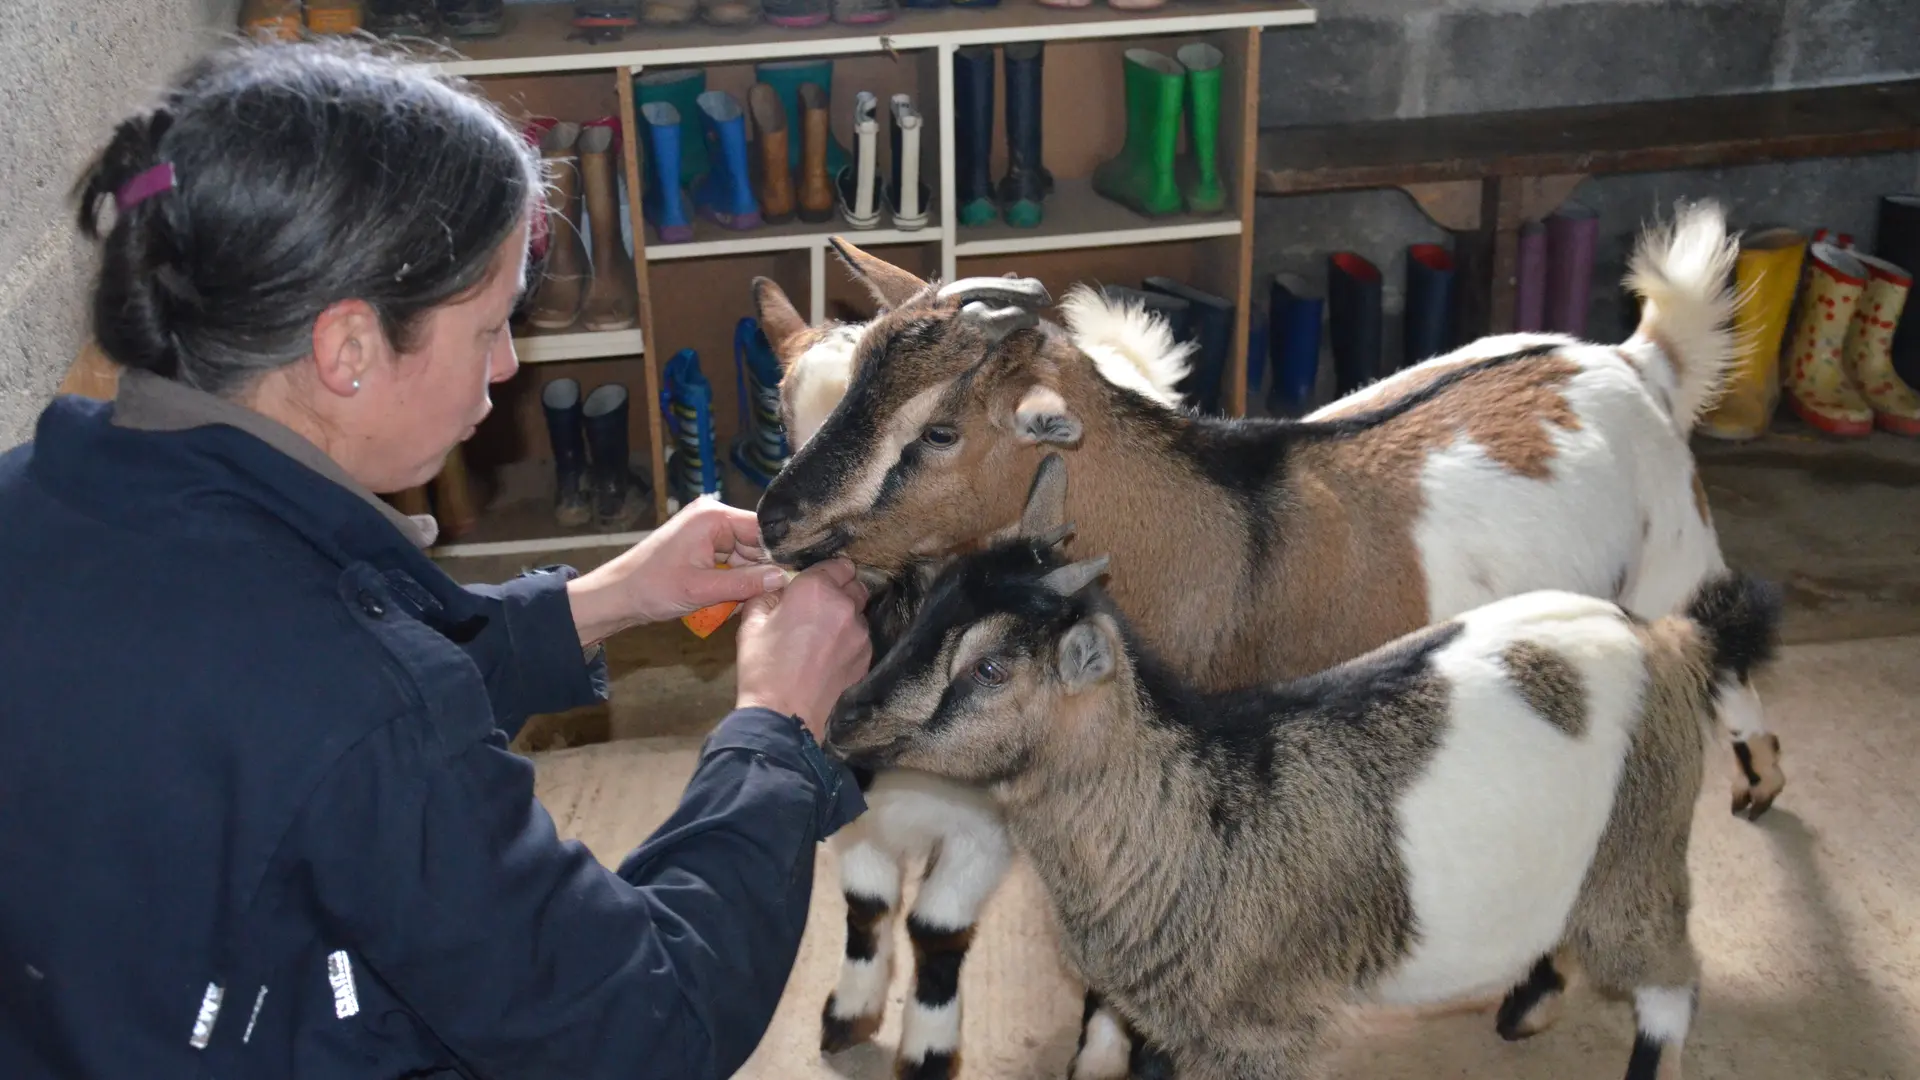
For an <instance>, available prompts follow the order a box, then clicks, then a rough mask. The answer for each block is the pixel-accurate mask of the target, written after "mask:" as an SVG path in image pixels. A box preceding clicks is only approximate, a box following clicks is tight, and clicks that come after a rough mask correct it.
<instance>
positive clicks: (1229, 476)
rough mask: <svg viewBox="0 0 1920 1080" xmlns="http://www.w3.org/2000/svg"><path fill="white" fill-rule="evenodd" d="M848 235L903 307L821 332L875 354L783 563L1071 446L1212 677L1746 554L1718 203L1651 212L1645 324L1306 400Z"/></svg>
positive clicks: (871, 559)
mask: <svg viewBox="0 0 1920 1080" xmlns="http://www.w3.org/2000/svg"><path fill="white" fill-rule="evenodd" d="M836 249H837V250H838V252H839V254H840V256H841V258H842V259H843V260H844V261H845V262H846V263H847V265H848V266H849V267H850V268H851V269H852V270H853V272H854V273H855V274H856V276H858V277H860V278H861V279H862V280H863V281H864V282H865V283H866V285H867V286H868V288H869V290H870V291H871V292H872V293H873V294H874V296H875V298H876V300H877V301H878V303H879V305H880V307H881V309H882V311H881V314H880V315H879V316H878V317H877V318H876V319H875V320H874V321H873V322H871V323H870V324H868V325H867V326H866V327H864V328H863V329H862V330H861V331H860V332H859V333H858V334H857V335H856V334H854V333H851V332H849V330H848V329H847V328H845V327H840V328H835V330H834V331H833V333H834V334H835V335H837V337H835V338H834V339H833V340H831V341H829V340H827V339H825V338H823V337H822V336H820V333H819V332H818V331H812V330H808V329H806V328H805V327H804V324H800V329H799V330H797V331H794V332H795V333H801V334H806V335H809V338H805V339H800V340H802V341H805V343H806V344H807V345H808V346H809V347H810V348H811V347H818V346H833V347H838V348H841V349H842V350H843V351H845V352H846V353H847V354H848V355H849V359H848V361H847V365H846V370H849V371H851V373H852V377H851V379H850V380H849V381H848V383H847V389H846V391H845V393H844V396H843V397H842V398H841V399H839V400H837V401H835V402H834V404H833V406H832V409H831V411H830V413H829V414H828V415H827V417H826V418H825V419H824V421H804V423H808V424H811V425H813V426H815V427H817V433H814V432H813V430H812V427H810V428H809V432H810V433H811V434H812V436H813V437H811V438H808V439H807V440H806V441H805V442H803V443H796V446H797V452H796V454H795V456H794V458H793V460H792V461H791V462H790V463H789V465H788V466H787V468H786V469H785V470H784V471H783V473H782V474H781V475H780V476H779V477H778V478H776V480H775V481H774V484H773V485H772V487H771V488H770V489H769V491H768V493H767V496H766V498H765V499H763V501H762V503H761V521H762V531H763V535H765V537H766V538H767V541H768V543H769V545H770V547H771V549H772V551H773V553H774V555H775V557H776V558H779V559H782V560H784V561H788V562H790V563H805V562H808V561H811V560H814V559H817V558H821V557H824V556H826V555H827V554H830V553H840V554H845V555H847V556H849V557H851V558H852V559H854V561H855V562H857V563H860V564H862V565H863V566H866V567H869V568H871V570H872V571H873V572H874V577H876V578H879V577H884V576H886V575H889V574H893V573H897V572H898V571H899V570H900V568H902V567H903V566H905V565H906V564H907V563H908V562H909V560H911V559H913V558H915V557H922V556H929V555H936V554H939V553H943V552H948V551H954V550H961V549H964V548H965V547H967V546H969V545H970V544H973V543H977V542H978V541H979V540H981V539H982V538H984V537H986V536H988V535H991V534H992V533H993V532H995V531H996V530H999V529H1001V528H1003V527H1004V526H1005V525H1007V524H1008V523H1009V522H1011V521H1012V520H1013V518H1014V517H1015V516H1016V515H1017V513H1018V509H1019V506H1020V504H1021V501H1022V499H1023V497H1024V495H1025V487H1026V484H1025V478H1026V477H1029V476H1031V475H1032V471H1031V470H1032V468H1033V464H1034V462H1035V461H1037V460H1038V458H1039V455H1041V454H1042V453H1045V452H1048V451H1051V450H1056V449H1057V450H1061V451H1063V452H1065V453H1067V454H1069V455H1070V456H1071V458H1072V459H1073V461H1074V468H1075V474H1076V476H1077V477H1079V478H1080V480H1079V482H1078V484H1077V486H1076V492H1075V495H1074V498H1073V504H1072V505H1071V506H1070V508H1069V509H1070V513H1071V516H1072V517H1073V518H1074V520H1075V521H1076V522H1077V523H1078V526H1079V532H1080V535H1081V536H1082V538H1083V539H1084V540H1085V542H1086V543H1088V544H1090V545H1092V546H1095V547H1097V548H1098V549H1099V550H1101V551H1104V552H1107V553H1109V554H1110V556H1111V557H1112V559H1113V564H1114V566H1115V568H1116V570H1117V571H1118V572H1119V573H1120V574H1121V575H1122V576H1121V577H1120V578H1119V579H1118V583H1117V584H1116V586H1115V598H1116V600H1117V602H1118V603H1119V604H1120V605H1121V607H1122V608H1123V610H1126V611H1127V612H1128V614H1129V615H1130V616H1131V617H1132V618H1133V619H1134V620H1135V622H1136V625H1138V626H1139V628H1140V632H1141V633H1142V634H1143V635H1144V636H1145V638H1146V640H1147V641H1148V642H1149V643H1150V644H1151V645H1153V646H1154V647H1155V648H1156V649H1158V650H1160V651H1161V652H1162V653H1163V655H1165V656H1166V657H1167V658H1168V660H1169V662H1171V663H1172V664H1174V665H1175V667H1176V669H1177V670H1179V671H1181V672H1182V673H1183V674H1184V675H1185V676H1186V677H1188V678H1191V679H1194V680H1195V681H1196V682H1198V683H1199V684H1200V685H1202V686H1203V687H1217V686H1223V685H1232V684H1233V683H1234V682H1236V681H1244V680H1247V679H1253V678H1284V677H1290V676H1296V675H1300V674H1303V673H1306V672H1309V671H1314V670H1319V669H1320V668H1323V667H1325V666H1327V665H1329V664H1331V663H1334V662H1337V661H1339V660H1342V659H1345V658H1348V657H1351V656H1354V655H1358V654H1359V653H1361V652H1364V651H1366V650H1367V649H1370V648H1373V647H1375V646H1377V645H1378V644H1380V643H1381V642H1384V641H1387V640H1391V639H1392V638H1393V637H1394V636H1396V635H1398V634H1402V633H1406V632H1408V631H1410V630H1412V629H1414V628H1417V627H1419V626H1423V625H1427V624H1429V623H1431V622H1434V621H1438V620H1441V619H1445V618H1449V617H1452V616H1453V615H1456V614H1458V613H1460V612H1462V611H1465V610H1467V609H1469V608H1471V607H1474V606H1476V605H1478V604H1481V603H1486V602H1489V601H1491V600H1494V599H1498V598H1500V597H1503V596H1510V595H1514V594H1516V593H1518V592H1523V591H1527V590H1530V589H1536V588H1560V589H1566V590H1569V591H1575V592H1581V593H1585V594H1588V595H1595V596H1599V597H1602V598H1606V599H1610V600H1617V601H1619V602H1620V603H1622V604H1623V605H1624V606H1625V607H1627V608H1628V609H1629V610H1632V611H1634V612H1636V613H1637V614H1640V615H1642V616H1643V617H1649V618H1651V617H1654V616H1657V615H1660V614H1665V613H1668V612H1671V611H1673V610H1675V609H1676V608H1677V607H1678V605H1680V604H1681V603H1682V602H1683V601H1684V599H1685V598H1686V597H1687V596H1688V595H1690V593H1691V591H1692V590H1693V588H1694V587H1695V586H1697V584H1698V583H1699V582H1700V581H1701V580H1702V579H1704V578H1705V577H1706V576H1707V575H1708V574H1711V573H1714V572H1716V571H1718V570H1719V569H1721V568H1722V567H1723V565H1724V563H1723V560H1722V558H1721V554H1720V550H1719V544H1718V540H1717V537H1716V536H1715V533H1714V529H1713V524H1712V521H1711V519H1710V517H1709V515H1708V512H1707V506H1706V502H1705V498H1704V492H1703V490H1702V488H1701V486H1700V483H1699V480H1698V477H1697V475H1696V473H1695V470H1694V464H1693V461H1692V456H1691V454H1690V452H1689V449H1688V446H1687V439H1686V437H1687V433H1688V432H1689V431H1690V429H1691V427H1692V425H1693V422H1694V419H1695V417H1696V416H1697V415H1698V413H1699V412H1700V410H1701V409H1703V408H1704V407H1706V405H1707V404H1708V403H1709V401H1710V400H1711V398H1712V396H1713V394H1714V392H1715V389H1716V388H1717V386H1718V384H1719V382H1720V380H1721V377H1722V373H1723V371H1724V369H1725V367H1726V365H1727V364H1728V363H1729V361H1730V359H1731V356H1732V351H1733V348H1732V342H1731V338H1730V335H1729V333H1728V330H1727V321H1728V318H1729V316H1730V313H1731V307H1732V305H1733V297H1732V295H1731V294H1730V292H1729V291H1728V289H1727V288H1726V279H1727V274H1728V270H1729V268H1730V265H1731V260H1732V258H1733V256H1734V254H1735V252H1736V250H1737V249H1736V247H1735V245H1734V243H1733V242H1732V240H1731V239H1730V238H1729V237H1728V236H1727V233H1726V228H1725V223H1724V220H1723V218H1722V217H1721V215H1720V213H1719V211H1718V209H1717V208H1715V207H1713V206H1711V205H1706V206H1698V207H1694V208H1691V209H1689V210H1686V211H1684V212H1683V213H1682V214H1681V215H1680V217H1679V218H1678V220H1677V221H1676V223H1675V224H1674V226H1673V227H1672V228H1671V229H1657V230H1651V231H1649V232H1648V233H1647V234H1646V235H1645V236H1643V237H1642V239H1641V242H1640V244H1639V247H1638V250H1637V251H1636V253H1635V255H1634V258H1633V261H1632V266H1631V271H1632V272H1631V273H1630V275H1629V277H1628V284H1629V286H1630V287H1632V288H1633V289H1634V290H1635V291H1636V292H1637V293H1638V294H1639V296H1640V297H1641V299H1642V300H1643V301H1644V304H1643V310H1642V319H1641V324H1640V326H1639V328H1638V330H1637V331H1636V333H1635V334H1634V335H1633V336H1632V337H1631V338H1629V340H1628V341H1626V342H1625V343H1623V344H1622V345H1620V346H1617V347H1616V346H1603V345H1597V344H1589V343H1583V342H1580V341H1577V340H1575V339H1572V338H1569V337H1567V336H1564V335H1558V334H1512V335H1502V336H1498V337H1491V338H1486V339H1482V340H1480V341H1477V342H1474V343H1472V344H1470V345H1467V346H1465V347H1463V348H1461V349H1458V350H1455V351H1454V352H1453V353H1450V354H1447V355H1444V356H1440V357H1436V358H1434V359H1432V360H1429V361H1426V362H1425V363H1422V364H1419V365H1416V366H1415V367H1412V368H1410V369H1407V370H1405V371H1402V372H1400V373H1398V374H1396V375H1394V376H1392V377H1390V378H1387V379H1385V380H1382V381H1381V382H1379V383H1376V384H1373V385H1371V386H1369V387H1365V388H1363V389H1361V390H1359V391H1357V392H1355V393H1354V394H1351V395H1349V396H1348V397H1346V398H1344V399H1342V400H1340V401H1337V402H1334V403H1333V404H1331V405H1329V406H1327V407H1326V408H1323V409H1321V410H1319V411H1318V412H1317V413H1315V414H1314V415H1312V416H1310V417H1308V418H1306V419H1305V420H1304V421H1298V422H1287V421H1229V420H1220V419H1211V418H1206V417H1197V416H1192V415H1188V414H1186V413H1183V412H1180V411H1178V410H1176V409H1171V408H1167V407H1165V406H1162V405H1158V404H1156V403H1154V402H1152V401H1150V400H1148V399H1146V398H1145V397H1143V396H1141V395H1140V394H1137V393H1133V392H1129V391H1128V390H1127V389H1125V388H1124V387H1121V386H1117V385H1116V384H1115V383H1114V382H1113V381H1112V380H1110V379H1106V378H1102V377H1100V374H1099V371H1098V370H1097V369H1096V366H1095V365H1094V364H1093V363H1090V362H1089V357H1088V356H1087V355H1085V353H1084V351H1083V350H1081V349H1078V348H1076V347H1074V345H1073V343H1072V342H1071V341H1069V340H1068V339H1067V338H1065V337H1064V336H1063V335H1061V334H1060V333H1059V332H1058V331H1057V330H1056V329H1055V328H1054V327H1052V326H1051V325H1048V324H1045V323H1036V324H1035V325H1032V326H1023V325H1021V324H1022V322H1023V320H1021V319H1020V318H1018V316H1019V314H1020V312H1019V310H1018V309H1019V308H1021V307H1023V306H1033V305H1035V304H1037V303H1040V302H1043V299H1044V289H1039V287H1038V283H1037V282H1025V283H1023V282H1020V281H1008V280H1004V279H984V280H975V281H969V282H958V283H954V284H953V285H949V286H946V287H945V288H939V287H936V286H932V285H928V284H927V283H925V282H922V281H921V280H920V279H918V278H917V277H914V276H913V275H911V274H908V273H907V272H905V271H903V270H900V269H899V268H897V267H893V266H891V265H889V264H887V263H885V262H884V261H882V260H879V259H875V258H873V257H871V256H868V255H867V254H866V253H864V252H861V251H860V250H858V249H857V248H854V247H853V246H851V245H847V244H844V243H840V242H838V241H836ZM1036 290H1037V291H1038V295H1037V296H1036ZM762 296H763V299H764V292H763V293H762ZM969 308H970V309H971V311H972V312H974V313H976V315H974V316H970V315H969V314H967V312H968V310H969ZM1024 321H1032V320H1024ZM1015 327H1017V328H1015ZM1010 328H1011V329H1010ZM1009 330H1010V332H1008V331H1009ZM769 334H770V336H772V335H773V330H772V329H770V330H769ZM789 355H792V352H791V350H790V352H789ZM798 373H800V371H799V369H796V368H792V367H790V368H789V377H790V378H792V377H793V376H794V375H795V374H798ZM791 393H792V394H793V396H794V400H796V401H798V400H802V399H803V398H804V396H805V386H804V380H803V379H796V380H795V384H794V386H793V387H792V388H791ZM814 404H815V405H816V406H817V405H818V404H820V402H819V401H818V400H817V399H816V400H814ZM816 415H817V413H816ZM1720 707H1721V715H1722V718H1723V720H1724V721H1726V724H1727V726H1728V727H1729V728H1730V729H1731V730H1732V733H1733V737H1734V752H1735V755H1736V757H1737V759H1738V761H1739V763H1740V766H1741V769H1740V776H1739V778H1738V779H1736V781H1735V784H1734V809H1735V811H1736V812H1745V813H1747V814H1748V815H1749V816H1754V817H1757V816H1758V815H1759V814H1760V813H1761V812H1763V811H1764V810H1765V809H1766V808H1767V806H1768V805H1769V804H1770V803H1771V801H1772V799H1773V798H1774V796H1775V795H1776V794H1777V793H1778V792H1779V791H1780V789H1781V786H1782V784H1783V782H1784V780H1783V777H1782V774H1781V772H1780V770H1779V766H1778V761H1777V757H1778V748H1779V744H1778V740H1777V739H1776V738H1775V737H1774V736H1772V735H1771V734H1769V733H1767V732H1766V731H1765V730H1764V727H1763V725H1762V713H1761V708H1760V703H1759V698H1758V696H1757V694H1755V693H1754V691H1753V689H1752V687H1751V686H1750V685H1745V684H1743V685H1741V686H1738V687H1730V688H1728V692H1727V693H1725V694H1723V695H1721V698H1720ZM894 879H895V880H896V881H897V872H896V873H895V878H894ZM896 888H897V886H896ZM896 902H897V901H896ZM882 910H883V912H884V905H882ZM850 940H851V938H850ZM1096 1019H1097V1018H1096ZM1095 1026H1096V1025H1090V1026H1089V1032H1090V1034H1091V1033H1092V1032H1094V1030H1095Z"/></svg>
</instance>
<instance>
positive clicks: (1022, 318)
mask: <svg viewBox="0 0 1920 1080" xmlns="http://www.w3.org/2000/svg"><path fill="white" fill-rule="evenodd" d="M960 314H961V316H962V317H963V318H965V319H966V320H967V321H968V322H969V323H972V324H973V325H975V326H977V327H979V328H980V329H981V330H982V331H984V332H985V333H986V335H987V338H988V339H989V340H990V341H992V342H993V343H994V344H996V345H997V344H999V343H1000V342H1001V341H1004V340H1005V339H1006V336H1007V335H1008V334H1011V333H1013V332H1014V331H1015V330H1031V329H1033V328H1034V327H1036V326H1039V325H1040V317H1039V316H1038V315H1035V314H1034V313H1033V312H1031V311H1028V310H1027V309H1026V308H1022V307H1003V308H989V307H988V306H987V305H986V304H985V303H984V302H983V301H979V300H975V301H973V302H972V303H970V304H967V305H966V306H965V307H962V308H961V309H960Z"/></svg>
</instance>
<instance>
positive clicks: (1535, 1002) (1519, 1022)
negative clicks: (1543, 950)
mask: <svg viewBox="0 0 1920 1080" xmlns="http://www.w3.org/2000/svg"><path fill="white" fill-rule="evenodd" d="M1566 989H1567V978H1566V976H1565V975H1564V974H1563V973H1562V972H1561V971H1560V970H1559V968H1558V967H1557V966H1556V965H1555V964H1554V959H1553V957H1551V956H1543V957H1541V958H1540V959H1539V960H1538V961H1536V962H1535V963H1534V965H1533V970H1532V971H1529V972H1528V973H1527V981H1526V982H1523V983H1521V984H1520V985H1519V986H1516V987H1514V988H1513V989H1511V990H1509V991H1507V996H1506V997H1504V998H1502V999H1501V1000H1500V1011H1499V1012H1497V1013H1495V1014H1494V1018H1493V1030H1495V1031H1497V1032H1499V1033H1500V1037H1501V1038H1503V1039H1505V1040H1507V1041H1508V1042H1519V1041H1520V1040H1521V1039H1529V1038H1532V1037H1533V1036H1535V1035H1538V1034H1540V1033H1541V1032H1543V1031H1545V1030H1547V1029H1548V1028H1550V1027H1552V1026H1553V1025H1554V1022H1555V1021H1556V1020H1559V1019H1560V1004H1561V1002H1562V1000H1563V999H1564V998H1565V996H1566Z"/></svg>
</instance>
